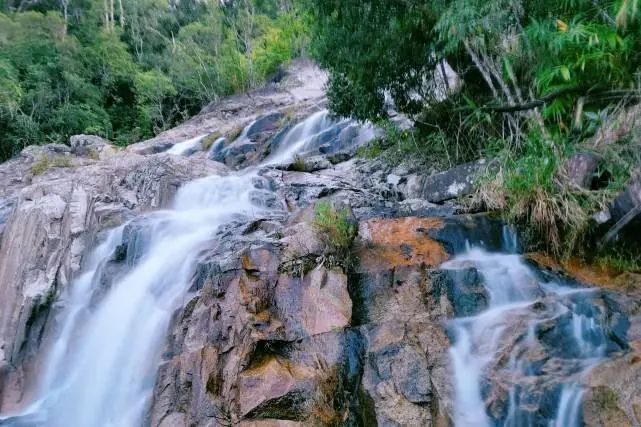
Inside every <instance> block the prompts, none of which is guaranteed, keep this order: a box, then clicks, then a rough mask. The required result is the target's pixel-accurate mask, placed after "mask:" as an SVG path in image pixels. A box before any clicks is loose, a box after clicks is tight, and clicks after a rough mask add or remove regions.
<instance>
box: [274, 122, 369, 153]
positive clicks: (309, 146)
mask: <svg viewBox="0 0 641 427" xmlns="http://www.w3.org/2000/svg"><path fill="white" fill-rule="evenodd" d="M350 124H354V122H353V121H352V120H350V119H342V120H333V119H332V118H330V115H329V111H327V110H321V111H319V112H317V113H315V114H313V115H311V116H310V117H309V118H308V119H307V120H305V121H304V122H301V123H299V124H297V125H296V126H294V127H293V128H292V129H291V130H290V131H289V132H288V133H287V135H286V136H285V137H284V139H283V140H282V141H281V143H280V145H279V146H278V147H277V149H276V150H275V151H274V152H273V153H272V154H271V155H270V156H269V158H268V159H267V162H268V163H269V164H281V163H287V162H290V161H292V160H293V159H294V157H295V156H296V155H297V154H299V153H306V152H309V151H312V150H315V149H317V148H318V145H319V142H320V140H321V139H322V137H323V136H324V134H325V133H326V132H330V131H332V130H334V129H335V128H340V127H343V128H346V127H347V126H349V125H350ZM375 136H376V131H375V129H374V127H373V126H372V125H370V124H365V125H364V126H359V127H358V135H357V137H356V141H355V145H360V144H362V143H365V142H368V141H370V140H372V139H373V138H374V137H375Z"/></svg>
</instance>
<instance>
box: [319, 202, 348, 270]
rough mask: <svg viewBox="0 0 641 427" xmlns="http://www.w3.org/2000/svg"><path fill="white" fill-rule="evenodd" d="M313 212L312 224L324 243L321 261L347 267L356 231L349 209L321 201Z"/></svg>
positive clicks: (330, 264)
mask: <svg viewBox="0 0 641 427" xmlns="http://www.w3.org/2000/svg"><path fill="white" fill-rule="evenodd" d="M314 214H315V215H314V222H313V225H314V228H315V229H316V231H317V233H318V236H319V238H320V240H321V241H322V243H323V245H324V251H323V255H322V258H323V260H322V261H323V263H326V264H329V266H340V267H343V268H344V269H349V268H350V267H351V264H352V254H351V247H352V242H353V241H354V238H355V237H356V233H357V230H356V225H355V224H354V223H353V222H352V221H351V220H350V213H349V210H348V209H336V208H335V207H334V206H332V204H331V203H330V202H327V201H322V202H318V203H317V204H316V208H315V212H314Z"/></svg>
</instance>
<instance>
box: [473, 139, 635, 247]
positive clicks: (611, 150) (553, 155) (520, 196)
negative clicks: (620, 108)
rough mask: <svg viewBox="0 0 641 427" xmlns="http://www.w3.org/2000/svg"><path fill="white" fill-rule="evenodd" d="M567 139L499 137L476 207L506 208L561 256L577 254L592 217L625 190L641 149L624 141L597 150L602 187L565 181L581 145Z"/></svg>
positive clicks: (510, 217)
mask: <svg viewBox="0 0 641 427" xmlns="http://www.w3.org/2000/svg"><path fill="white" fill-rule="evenodd" d="M586 148H587V147H580V146H576V145H574V144H572V143H569V142H568V141H567V140H566V139H564V138H560V137H557V138H556V139H550V138H546V137H543V136H542V135H540V134H537V133H533V134H530V135H528V137H527V139H526V143H524V144H521V145H519V146H516V147H515V146H509V144H507V143H506V142H505V141H496V143H495V144H493V145H492V146H491V148H489V149H488V153H487V154H488V157H494V158H495V159H496V160H495V161H494V162H493V163H490V166H489V168H488V170H487V172H486V174H485V176H484V177H482V179H481V180H480V185H479V188H478V190H477V193H476V194H475V196H474V197H473V199H472V207H474V208H480V207H481V208H486V209H489V210H497V211H500V212H502V213H503V214H504V215H505V217H506V220H508V221H510V222H517V223H525V224H529V225H531V226H533V228H534V230H535V231H536V232H537V234H538V236H537V237H538V238H540V239H542V241H543V242H544V243H545V245H546V249H548V250H550V251H552V252H553V253H554V254H555V255H558V256H569V255H571V254H576V253H577V252H578V251H579V247H580V246H581V244H582V243H583V239H584V238H585V237H586V236H587V235H588V234H589V232H590V230H589V224H590V217H591V215H592V214H594V213H595V212H598V211H600V210H603V209H604V208H605V207H606V206H607V204H608V203H609V202H611V201H612V200H613V199H614V197H616V195H617V194H619V192H620V191H621V190H622V189H623V187H624V185H625V183H626V182H627V181H628V179H629V178H630V176H631V173H632V172H633V170H634V168H636V167H637V166H638V164H639V162H640V161H641V150H640V149H639V147H636V146H634V145H632V144H628V143H626V142H625V141H623V142H621V143H613V144H610V145H607V146H604V147H602V148H600V149H599V151H598V153H597V154H599V155H600V156H601V158H602V162H601V163H602V165H601V169H600V170H599V171H598V172H597V176H599V177H605V181H604V182H603V183H601V186H600V187H599V188H592V189H583V188H578V187H575V186H571V185H567V184H566V183H564V176H563V174H564V170H563V165H564V164H565V161H566V159H568V158H569V157H570V156H571V155H573V154H574V153H575V152H576V150H577V149H584V150H585V149H586Z"/></svg>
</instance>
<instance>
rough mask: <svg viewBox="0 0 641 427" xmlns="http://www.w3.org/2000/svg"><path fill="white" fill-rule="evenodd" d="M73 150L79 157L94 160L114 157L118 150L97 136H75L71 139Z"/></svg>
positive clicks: (70, 143)
mask: <svg viewBox="0 0 641 427" xmlns="http://www.w3.org/2000/svg"><path fill="white" fill-rule="evenodd" d="M69 145H70V146H71V150H72V151H73V153H74V154H75V155H77V156H85V157H90V158H93V159H94V160H99V159H103V158H105V157H106V156H111V155H114V154H115V153H116V152H117V150H116V148H115V147H114V146H113V145H112V144H111V143H110V142H109V141H107V140H106V139H103V138H101V137H99V136H95V135H74V136H72V137H71V138H70V139H69Z"/></svg>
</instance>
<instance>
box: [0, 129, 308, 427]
mask: <svg viewBox="0 0 641 427" xmlns="http://www.w3.org/2000/svg"><path fill="white" fill-rule="evenodd" d="M318 131H319V124H318V116H313V117H312V118H311V119H308V120H306V121H305V122H303V123H302V124H300V125H299V126H297V127H295V128H294V129H292V131H291V132H292V133H293V134H292V135H287V136H286V138H285V142H284V144H283V145H282V148H283V150H285V151H287V152H288V153H292V154H295V153H296V152H297V150H298V148H299V147H303V146H304V144H302V143H301V141H307V140H309V139H310V138H311V137H313V135H314V133H317V132H318ZM201 139H202V137H197V138H194V139H192V140H189V141H185V142H184V143H181V144H177V146H175V147H174V149H172V150H171V151H172V152H174V153H175V154H181V153H184V152H185V151H186V150H189V149H191V148H192V147H193V146H194V145H196V144H200V140H201ZM264 181H265V180H264V179H263V178H261V177H260V176H259V174H258V169H257V168H252V169H246V170H244V171H240V172H236V173H230V174H229V175H226V176H209V177H206V178H202V179H198V180H195V181H192V182H190V183H188V184H187V185H185V186H183V187H182V188H180V189H179V191H178V193H177V195H176V197H175V200H174V203H173V205H172V207H171V209H169V210H165V211H158V212H153V213H149V214H146V215H143V216H141V217H139V218H137V219H135V220H133V221H131V222H130V223H127V224H125V225H123V226H120V227H118V228H117V229H115V230H112V231H110V232H108V233H107V236H106V238H105V239H104V241H103V243H101V244H100V245H98V246H97V247H96V248H95V249H94V250H93V252H92V253H91V254H90V255H89V256H88V257H87V259H86V260H85V263H84V265H85V267H84V270H83V272H82V274H81V275H80V276H79V277H78V278H77V279H76V280H74V281H73V283H72V284H71V286H70V292H69V295H68V296H67V299H66V301H67V304H66V309H65V313H64V314H63V318H64V320H63V321H62V322H61V323H60V325H59V328H58V335H57V337H56V339H55V342H53V344H52V346H51V348H49V349H48V357H47V359H46V363H45V369H44V372H43V373H42V381H41V382H40V387H39V389H38V390H37V393H36V398H35V400H34V402H33V403H32V404H31V405H30V406H29V407H28V408H27V409H26V410H25V411H23V413H21V414H17V415H11V416H5V417H4V418H2V417H0V424H2V425H10V426H16V427H17V426H42V425H46V426H49V427H69V426H73V427H100V426H137V425H140V424H141V422H142V419H143V417H144V414H145V411H146V410H147V409H148V407H149V405H150V398H151V396H152V392H153V387H154V383H155V379H156V373H157V372H156V371H157V368H158V364H159V362H160V352H161V349H162V346H163V342H164V339H165V336H166V332H167V329H168V327H169V323H170V320H171V317H172V314H173V313H174V312H175V311H176V310H177V309H178V308H179V307H180V306H181V305H182V304H183V303H184V297H185V295H186V293H187V292H188V288H189V285H190V282H191V280H192V278H193V275H194V273H195V269H196V266H197V263H198V260H199V257H200V256H202V254H203V252H204V251H206V250H207V249H208V248H209V247H210V246H211V241H212V239H215V238H216V233H217V231H218V230H219V229H220V227H221V226H222V225H225V224H228V223H230V222H231V221H233V220H240V221H249V220H250V219H251V218H256V217H265V216H266V215H267V214H269V212H271V211H273V210H279V209H284V206H281V207H279V203H278V202H276V203H274V200H277V198H276V196H275V194H273V193H272V192H271V191H270V190H268V189H269V188H270V186H269V185H267V183H266V182H264ZM123 252H125V254H124V255H123ZM129 252H132V253H129ZM119 256H120V257H122V256H125V257H126V258H127V259H126V261H127V263H126V264H127V265H128V266H129V268H128V269H125V271H124V272H121V271H120V270H118V271H119V272H120V274H117V275H116V276H115V278H113V277H112V276H113V271H114V270H113V269H110V268H109V267H110V266H113V264H114V262H116V258H118V257H119ZM111 279H113V280H111Z"/></svg>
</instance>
